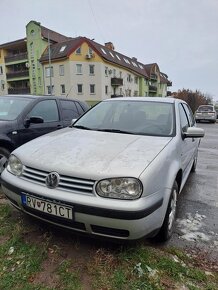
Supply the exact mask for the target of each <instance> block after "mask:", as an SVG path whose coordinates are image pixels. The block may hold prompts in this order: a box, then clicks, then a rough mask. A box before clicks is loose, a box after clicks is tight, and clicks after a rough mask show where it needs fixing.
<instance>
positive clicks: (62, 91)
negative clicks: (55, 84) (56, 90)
mask: <svg viewBox="0 0 218 290" xmlns="http://www.w3.org/2000/svg"><path fill="white" fill-rule="evenodd" d="M61 94H65V85H61Z"/></svg>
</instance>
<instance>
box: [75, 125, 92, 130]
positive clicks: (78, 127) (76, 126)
mask: <svg viewBox="0 0 218 290" xmlns="http://www.w3.org/2000/svg"><path fill="white" fill-rule="evenodd" d="M72 128H77V129H84V130H92V129H91V128H89V127H85V126H82V125H75V126H72Z"/></svg>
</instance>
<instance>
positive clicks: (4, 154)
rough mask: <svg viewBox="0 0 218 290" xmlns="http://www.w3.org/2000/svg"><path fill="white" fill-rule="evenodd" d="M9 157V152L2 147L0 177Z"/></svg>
mask: <svg viewBox="0 0 218 290" xmlns="http://www.w3.org/2000/svg"><path fill="white" fill-rule="evenodd" d="M9 155H10V151H8V150H7V149H5V148H3V147H0V175H1V173H2V171H3V170H4V169H5V167H6V165H7V162H8V158H9Z"/></svg>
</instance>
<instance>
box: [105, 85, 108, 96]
mask: <svg viewBox="0 0 218 290" xmlns="http://www.w3.org/2000/svg"><path fill="white" fill-rule="evenodd" d="M107 94H108V86H105V95H107Z"/></svg>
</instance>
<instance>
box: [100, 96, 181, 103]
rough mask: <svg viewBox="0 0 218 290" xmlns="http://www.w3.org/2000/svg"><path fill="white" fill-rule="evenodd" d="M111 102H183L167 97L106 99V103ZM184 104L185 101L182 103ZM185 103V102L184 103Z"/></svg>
mask: <svg viewBox="0 0 218 290" xmlns="http://www.w3.org/2000/svg"><path fill="white" fill-rule="evenodd" d="M105 101H106V102H110V101H134V102H135V101H136V102H140V101H143V102H163V103H171V104H173V103H175V102H178V101H180V102H181V101H182V100H179V99H174V98H165V97H120V98H112V99H106V100H104V102H105ZM182 102H184V101H182ZM184 103H185V102H184Z"/></svg>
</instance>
